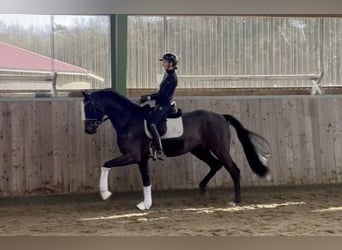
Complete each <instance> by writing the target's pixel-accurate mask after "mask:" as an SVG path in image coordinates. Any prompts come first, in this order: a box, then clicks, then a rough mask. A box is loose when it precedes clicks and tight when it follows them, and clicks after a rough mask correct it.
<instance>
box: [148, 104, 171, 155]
mask: <svg viewBox="0 0 342 250" xmlns="http://www.w3.org/2000/svg"><path fill="white" fill-rule="evenodd" d="M167 111H168V108H167V107H164V106H159V105H158V106H156V107H155V110H154V111H153V113H152V115H151V117H150V119H149V122H148V124H149V129H150V132H151V134H152V136H153V140H154V143H155V145H156V148H157V158H158V159H159V160H165V154H164V151H163V145H162V142H161V138H160V135H159V132H158V130H157V125H158V124H159V123H160V122H161V121H162V120H163V119H165V117H166V115H167Z"/></svg>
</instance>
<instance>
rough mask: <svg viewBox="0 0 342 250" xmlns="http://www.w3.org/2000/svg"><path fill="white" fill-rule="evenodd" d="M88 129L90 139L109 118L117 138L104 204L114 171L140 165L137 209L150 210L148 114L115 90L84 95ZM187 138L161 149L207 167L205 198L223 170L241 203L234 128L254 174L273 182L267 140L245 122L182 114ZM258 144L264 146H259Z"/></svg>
mask: <svg viewBox="0 0 342 250" xmlns="http://www.w3.org/2000/svg"><path fill="white" fill-rule="evenodd" d="M82 94H83V97H84V98H83V109H82V112H84V113H83V116H84V130H85V133H87V134H95V133H97V129H98V126H99V125H100V124H101V123H102V122H104V121H105V120H107V119H109V120H110V121H111V123H112V125H113V127H114V129H115V130H116V133H117V145H118V148H119V150H120V152H121V155H120V156H118V157H117V158H114V159H112V160H109V161H107V162H105V163H104V164H103V166H102V167H101V174H100V184H99V190H100V195H101V197H102V199H103V200H106V199H108V198H109V197H110V196H111V194H112V193H111V192H110V191H109V190H108V173H109V171H110V169H111V168H113V167H120V166H126V165H130V164H137V165H138V166H139V170H140V174H141V178H142V183H143V194H144V199H143V201H142V202H140V203H138V204H137V207H138V208H139V209H140V210H145V209H146V210H147V209H150V208H151V206H152V193H151V180H150V173H149V165H148V161H149V159H150V157H151V148H150V147H151V145H150V143H151V139H150V138H149V137H148V136H147V135H146V132H145V128H144V119H145V118H146V109H145V108H144V107H143V106H141V105H139V104H137V103H134V102H133V101H131V100H130V99H128V98H127V97H125V96H123V95H121V94H119V93H117V92H116V91H114V90H111V89H109V90H108V89H104V90H98V91H94V92H91V93H88V92H82ZM182 124H183V133H182V135H181V136H180V137H178V138H173V139H163V140H162V144H163V148H164V152H165V154H166V156H167V157H174V156H179V155H182V154H185V153H191V154H193V155H194V156H195V157H197V158H199V159H200V160H202V161H203V162H205V163H206V164H207V165H208V166H209V168H210V170H209V172H208V174H207V175H206V176H205V177H204V178H203V179H202V180H201V181H200V183H199V189H200V192H201V193H205V192H206V187H207V184H208V182H209V181H210V179H211V178H213V177H214V176H215V174H216V172H217V171H218V170H220V169H221V167H222V166H223V167H224V168H225V169H226V170H227V171H228V172H229V174H230V176H231V178H232V180H233V183H234V191H235V196H234V200H233V202H231V204H232V205H238V204H239V203H240V202H241V194H240V170H239V168H238V167H237V166H236V164H235V162H234V161H233V159H232V157H231V155H230V153H229V151H230V139H231V134H230V125H231V126H233V127H234V128H235V130H236V132H237V136H238V138H239V140H240V142H241V144H242V148H243V150H244V152H245V155H246V158H247V161H248V163H249V165H250V168H251V169H252V171H253V172H254V173H255V174H256V175H258V176H260V177H265V178H266V177H267V178H268V179H269V178H270V170H269V167H268V166H267V160H268V157H269V156H270V153H268V152H265V150H261V149H260V146H258V145H257V143H256V142H257V141H259V142H265V143H266V144H267V146H268V147H269V148H270V146H269V144H268V142H267V140H266V139H265V138H263V137H262V136H260V135H258V134H256V133H254V132H252V131H249V130H247V129H246V128H245V127H244V126H243V125H242V124H241V122H240V121H239V120H238V119H236V118H235V117H233V116H232V115H229V114H218V113H215V112H212V111H208V110H194V111H191V112H184V113H183V114H182ZM259 145H260V143H259Z"/></svg>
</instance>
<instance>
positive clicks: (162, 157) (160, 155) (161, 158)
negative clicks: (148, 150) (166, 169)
mask: <svg viewBox="0 0 342 250" xmlns="http://www.w3.org/2000/svg"><path fill="white" fill-rule="evenodd" d="M156 154H157V158H158V160H161V161H165V160H166V155H165V154H164V152H163V151H158V152H156Z"/></svg>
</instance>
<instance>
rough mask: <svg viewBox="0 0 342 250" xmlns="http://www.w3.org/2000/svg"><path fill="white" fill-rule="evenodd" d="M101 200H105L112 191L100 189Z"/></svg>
mask: <svg viewBox="0 0 342 250" xmlns="http://www.w3.org/2000/svg"><path fill="white" fill-rule="evenodd" d="M100 194H101V198H102V200H104V201H105V200H107V199H108V198H109V197H111V196H112V193H111V192H109V191H102V192H100Z"/></svg>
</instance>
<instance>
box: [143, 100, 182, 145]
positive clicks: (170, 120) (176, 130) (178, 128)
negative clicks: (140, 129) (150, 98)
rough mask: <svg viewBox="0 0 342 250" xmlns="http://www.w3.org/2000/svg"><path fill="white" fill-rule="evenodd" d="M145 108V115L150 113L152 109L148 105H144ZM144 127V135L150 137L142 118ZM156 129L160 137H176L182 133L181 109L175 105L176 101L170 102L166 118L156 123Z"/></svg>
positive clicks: (145, 122)
mask: <svg viewBox="0 0 342 250" xmlns="http://www.w3.org/2000/svg"><path fill="white" fill-rule="evenodd" d="M148 106H149V105H148ZM145 109H147V114H146V115H147V116H148V115H150V114H151V112H152V110H153V108H151V107H150V106H149V107H145ZM146 115H145V117H146ZM144 127H145V134H146V136H147V137H148V138H150V139H152V138H153V137H152V135H151V133H150V131H149V129H148V126H147V121H146V118H145V119H144ZM157 130H158V132H159V135H160V138H161V139H172V138H178V137H181V136H182V135H183V119H182V110H181V109H179V108H177V107H176V102H172V105H171V108H170V110H169V111H168V113H167V117H166V119H165V120H163V121H161V122H160V124H157Z"/></svg>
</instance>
